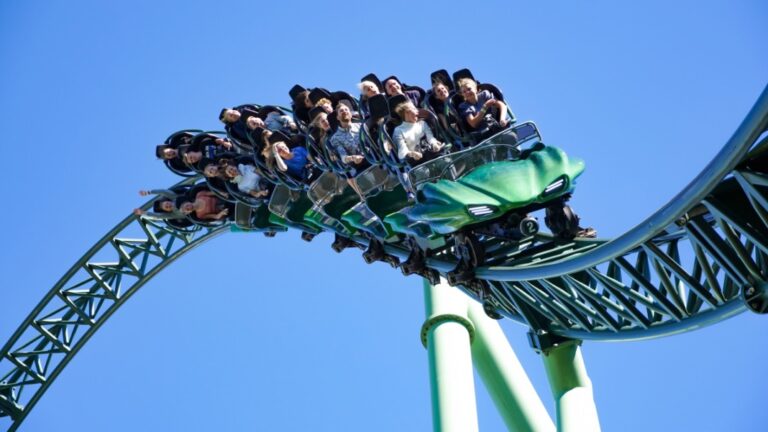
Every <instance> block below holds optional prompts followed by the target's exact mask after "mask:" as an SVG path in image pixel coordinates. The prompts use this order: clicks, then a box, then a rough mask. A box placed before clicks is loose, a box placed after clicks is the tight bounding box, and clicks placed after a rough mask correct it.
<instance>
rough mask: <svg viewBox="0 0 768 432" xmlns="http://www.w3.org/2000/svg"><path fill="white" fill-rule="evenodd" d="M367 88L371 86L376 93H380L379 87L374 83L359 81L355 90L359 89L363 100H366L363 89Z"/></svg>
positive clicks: (366, 96)
mask: <svg viewBox="0 0 768 432" xmlns="http://www.w3.org/2000/svg"><path fill="white" fill-rule="evenodd" d="M367 86H373V87H374V88H375V89H376V90H377V93H378V91H380V90H379V86H377V85H376V83H375V82H373V81H367V80H366V81H360V82H359V83H357V88H358V89H360V92H361V93H362V94H363V99H368V95H367V94H365V87H367Z"/></svg>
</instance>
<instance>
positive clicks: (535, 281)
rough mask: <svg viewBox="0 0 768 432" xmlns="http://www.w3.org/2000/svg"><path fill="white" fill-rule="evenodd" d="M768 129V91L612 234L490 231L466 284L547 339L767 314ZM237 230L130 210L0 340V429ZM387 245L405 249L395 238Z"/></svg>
mask: <svg viewBox="0 0 768 432" xmlns="http://www.w3.org/2000/svg"><path fill="white" fill-rule="evenodd" d="M767 131H768V89H766V90H764V91H763V93H762V94H761V95H760V97H759V99H758V100H757V102H756V103H755V105H754V107H753V108H752V110H751V111H750V112H749V113H748V115H747V116H746V118H745V120H744V121H743V122H742V124H741V125H740V126H739V127H738V129H737V130H736V132H735V133H734V135H733V136H732V137H731V139H730V140H729V141H728V142H727V143H726V145H725V146H724V147H723V149H722V150H721V151H720V152H719V153H718V155H717V156H716V157H715V158H714V159H713V160H712V162H710V164H709V165H707V166H706V167H705V169H704V170H703V171H702V172H701V173H700V174H699V175H698V176H697V177H696V178H695V179H694V180H693V181H692V182H691V183H690V184H689V185H688V186H687V187H686V188H685V189H683V190H682V191H681V192H680V193H679V194H677V195H676V196H675V197H674V198H672V200H671V201H670V202H669V203H668V204H667V205H665V206H664V207H662V208H661V209H659V210H658V211H657V212H656V213H654V214H653V215H651V216H650V217H649V218H647V219H646V220H645V221H643V222H642V223H640V224H639V225H638V226H636V227H635V228H633V229H631V230H629V231H628V232H626V233H625V234H624V235H622V236H620V237H618V238H616V239H613V240H610V241H609V240H601V239H595V240H575V241H570V242H557V241H553V239H552V238H551V237H548V236H546V235H539V236H538V237H536V238H535V239H534V240H533V241H531V242H528V243H525V244H513V243H508V242H505V241H503V240H499V239H493V238H487V239H485V247H486V251H487V259H486V266H484V267H482V268H479V269H477V270H476V277H477V278H478V279H482V280H485V281H486V282H487V289H486V290H484V292H482V293H481V292H476V291H475V290H473V289H472V288H465V290H466V291H467V292H468V293H469V294H471V295H474V296H475V297H478V296H483V297H484V298H485V300H486V301H487V302H488V303H489V304H490V305H491V306H492V307H493V308H495V309H496V310H497V311H498V312H499V313H501V314H502V315H504V316H506V317H509V318H511V319H514V320H517V321H520V322H522V323H525V324H527V325H528V326H530V327H531V329H532V335H533V336H534V337H533V339H534V343H538V344H546V343H548V342H547V341H550V342H551V341H552V340H553V338H554V339H556V338H560V337H564V338H574V339H592V340H636V339H643V338H652V337H659V336H665V335H671V334H675V333H681V332H685V331H689V330H692V329H696V328H699V327H702V326H705V325H708V324H712V323H715V322H718V321H720V320H723V319H726V318H728V317H730V316H733V315H735V314H737V313H740V312H742V311H744V310H745V309H750V310H752V311H754V312H758V313H765V312H768V283H767V282H766V279H767V278H768V137H767V136H766V135H767V134H766V132H767ZM194 180H195V179H187V180H185V181H183V182H181V183H180V184H190V183H192V182H194ZM150 206H151V203H147V204H145V205H144V207H143V208H144V209H148V208H149V207H150ZM228 229H229V227H228V226H227V225H221V226H218V227H215V228H203V227H192V228H190V229H185V230H179V229H174V228H172V227H170V226H168V225H166V224H164V223H162V222H156V221H151V220H147V219H144V218H141V217H136V216H130V217H128V218H126V219H124V220H123V221H122V222H120V223H119V224H118V225H117V226H115V227H114V228H113V229H112V230H111V231H109V232H108V233H107V234H106V235H105V236H104V237H102V239H101V240H99V241H98V242H97V243H96V244H95V245H94V246H93V247H92V248H91V249H90V250H89V251H88V252H86V253H85V255H83V257H82V258H80V260H78V261H77V262H76V263H75V264H74V265H73V266H72V268H71V269H70V270H69V271H68V272H67V273H66V274H65V275H64V276H63V277H62V278H61V279H60V280H59V281H58V282H57V283H56V284H55V285H54V286H53V288H52V289H51V290H50V291H49V292H48V293H47V295H46V296H45V297H44V298H43V299H42V300H41V301H40V302H39V304H38V305H37V306H36V307H35V308H34V309H33V310H32V311H31V312H30V314H29V315H28V317H27V318H26V319H25V320H24V322H23V323H22V324H21V325H20V326H19V328H18V329H17V330H16V331H15V333H14V334H13V335H12V336H11V337H10V339H9V340H8V341H7V342H6V343H5V345H4V346H3V347H2V349H0V428H7V430H9V431H14V430H16V429H17V428H18V427H19V425H20V424H21V422H22V421H23V420H24V419H25V418H26V416H27V415H28V414H29V412H30V410H31V409H32V408H33V407H34V406H35V404H36V403H37V401H38V400H39V399H40V398H41V397H42V395H43V394H44V393H45V391H46V390H47V389H48V387H49V386H50V385H51V383H52V382H53V381H54V380H55V379H56V377H57V376H58V375H59V374H60V373H61V371H62V370H63V369H64V367H65V366H66V365H67V364H68V363H69V362H70V361H71V360H72V358H73V357H74V356H75V354H76V353H77V352H78V351H79V350H80V349H81V348H82V347H83V346H84V344H85V343H86V342H87V341H88V340H89V339H90V338H91V336H93V334H94V333H95V332H96V331H97V330H98V329H99V328H101V326H102V325H103V324H104V322H106V320H107V319H108V318H109V317H110V316H112V314H114V313H115V312H116V311H117V309H118V308H119V307H120V306H121V305H122V304H124V303H125V301H126V300H128V299H129V298H130V297H131V296H132V295H133V294H134V293H135V292H136V291H137V290H138V289H139V288H141V286H143V285H144V284H145V283H146V282H147V281H148V280H149V279H151V278H152V277H153V276H154V275H155V274H157V273H158V272H159V271H161V270H162V269H164V268H165V267H166V266H168V265H169V264H170V263H171V262H173V261H174V260H175V259H176V258H179V257H180V256H182V255H184V254H185V253H186V252H187V251H189V250H191V249H192V248H194V247H196V246H197V245H199V244H201V243H202V242H204V241H206V240H208V239H210V238H212V237H214V236H216V235H218V234H220V233H223V232H225V231H227V230H228ZM137 235H139V237H136V236H137ZM128 236H132V237H128ZM388 252H390V253H392V254H395V255H399V256H401V257H405V256H407V251H406V250H405V249H403V248H399V247H397V246H389V247H388ZM105 259H108V260H106V261H105ZM427 264H428V265H429V266H430V267H431V268H433V269H436V270H438V271H440V272H441V273H447V272H449V271H451V270H453V269H454V268H455V266H456V260H455V258H453V254H452V253H451V251H450V248H444V249H443V250H438V251H436V253H434V254H433V255H432V256H430V257H429V258H428V259H427ZM4 421H5V423H3V422H4Z"/></svg>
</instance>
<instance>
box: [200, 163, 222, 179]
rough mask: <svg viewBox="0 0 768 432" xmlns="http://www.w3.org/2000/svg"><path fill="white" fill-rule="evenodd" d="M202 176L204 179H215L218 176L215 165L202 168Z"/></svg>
mask: <svg viewBox="0 0 768 432" xmlns="http://www.w3.org/2000/svg"><path fill="white" fill-rule="evenodd" d="M203 175H204V176H206V177H216V176H217V175H219V167H217V166H216V165H206V167H205V168H203Z"/></svg>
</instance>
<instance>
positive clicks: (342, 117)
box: [336, 104, 352, 123]
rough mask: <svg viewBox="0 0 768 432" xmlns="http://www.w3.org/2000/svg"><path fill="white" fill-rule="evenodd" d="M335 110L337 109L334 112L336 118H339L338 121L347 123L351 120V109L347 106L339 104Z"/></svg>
mask: <svg viewBox="0 0 768 432" xmlns="http://www.w3.org/2000/svg"><path fill="white" fill-rule="evenodd" d="M336 110H337V111H338V112H337V113H336V118H338V119H339V122H341V123H347V122H349V121H350V120H352V111H350V110H349V107H348V106H346V105H344V104H339V107H338V108H336Z"/></svg>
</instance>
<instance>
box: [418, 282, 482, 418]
mask: <svg viewBox="0 0 768 432" xmlns="http://www.w3.org/2000/svg"><path fill="white" fill-rule="evenodd" d="M467 300H468V299H467V297H466V296H465V295H464V293H462V292H461V291H459V290H458V289H456V288H453V287H451V286H450V285H448V284H447V283H446V282H445V281H444V280H442V279H441V281H440V283H439V284H437V285H434V286H433V285H431V284H430V283H429V282H427V281H426V280H425V281H424V303H425V305H426V313H427V320H426V321H425V322H424V325H423V326H422V327H421V341H422V343H423V344H424V345H425V346H426V347H427V351H428V354H429V379H430V389H431V394H432V426H433V429H434V430H435V431H438V432H477V431H478V423H477V403H476V401H475V382H474V377H473V373H472V354H471V348H470V346H471V344H472V339H473V338H474V333H475V330H474V327H473V325H472V323H471V322H470V321H469V319H468V318H467Z"/></svg>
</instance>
